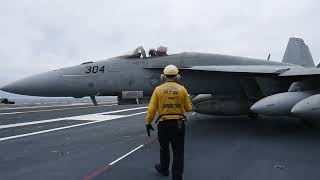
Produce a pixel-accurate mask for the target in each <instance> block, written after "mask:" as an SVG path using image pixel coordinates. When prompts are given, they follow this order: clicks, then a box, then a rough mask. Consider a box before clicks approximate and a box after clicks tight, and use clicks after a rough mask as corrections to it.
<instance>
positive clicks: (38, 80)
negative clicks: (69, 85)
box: [1, 72, 61, 96]
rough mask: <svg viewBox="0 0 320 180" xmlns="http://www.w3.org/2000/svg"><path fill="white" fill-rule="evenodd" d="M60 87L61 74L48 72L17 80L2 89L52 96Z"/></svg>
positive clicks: (17, 92)
mask: <svg viewBox="0 0 320 180" xmlns="http://www.w3.org/2000/svg"><path fill="white" fill-rule="evenodd" d="M59 88H61V82H60V81H59V75H58V74H57V73H56V72H47V73H42V74H38V75H35V76H31V77H27V78H24V79H21V80H18V81H15V82H13V83H10V84H8V85H5V86H4V87H2V88H1V90H3V91H6V92H10V93H14V94H22V95H30V96H52V95H55V94H57V93H58V91H59Z"/></svg>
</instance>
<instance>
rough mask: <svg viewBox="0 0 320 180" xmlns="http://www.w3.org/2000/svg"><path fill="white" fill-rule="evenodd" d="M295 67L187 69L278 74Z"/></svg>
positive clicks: (254, 66)
mask: <svg viewBox="0 0 320 180" xmlns="http://www.w3.org/2000/svg"><path fill="white" fill-rule="evenodd" d="M292 67H294V66H270V65H228V66H192V67H189V68H186V69H190V70H196V71H210V72H229V73H253V74H276V75H279V74H281V73H283V72H285V71H288V70H289V69H290V68H292Z"/></svg>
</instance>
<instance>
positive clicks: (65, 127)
mask: <svg viewBox="0 0 320 180" xmlns="http://www.w3.org/2000/svg"><path fill="white" fill-rule="evenodd" d="M144 113H146V111H145V112H139V113H134V114H129V115H124V116H121V117H115V118H114V119H119V118H124V117H130V116H135V115H140V114H144ZM110 120H113V119H107V120H100V121H92V122H87V123H81V124H76V125H71V126H64V127H59V128H54V129H48V130H43V131H37V132H32V133H27V134H20V135H16V136H9V137H4V138H0V142H2V141H7V140H10V139H17V138H22V137H27V136H33V135H37V134H44V133H49V132H54V131H59V130H64V129H70V128H74V127H80V126H85V125H89V124H95V123H99V122H104V121H110Z"/></svg>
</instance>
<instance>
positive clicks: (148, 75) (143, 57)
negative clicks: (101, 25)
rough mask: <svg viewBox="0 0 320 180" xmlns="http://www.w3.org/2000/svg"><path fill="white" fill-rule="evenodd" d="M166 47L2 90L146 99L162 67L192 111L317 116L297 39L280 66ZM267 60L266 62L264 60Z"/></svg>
mask: <svg viewBox="0 0 320 180" xmlns="http://www.w3.org/2000/svg"><path fill="white" fill-rule="evenodd" d="M166 50H167V49H166V47H161V46H160V47H159V48H158V49H157V50H154V49H151V50H150V51H149V55H147V54H146V52H145V50H144V49H143V48H142V47H141V46H139V47H138V48H136V49H135V50H134V51H132V52H131V53H128V54H126V55H122V56H119V57H114V58H110V59H106V60H103V61H97V62H85V63H82V64H81V65H77V66H73V67H68V68H63V69H58V70H54V71H50V72H46V73H42V74H38V75H34V76H31V77H28V78H24V79H21V80H19V81H16V82H13V83H11V84H8V85H6V86H4V87H2V90H4V91H7V92H11V93H16V94H23V95H31V96H48V97H75V98H81V97H84V96H90V97H91V99H92V100H93V102H94V104H97V102H96V100H95V96H118V99H119V101H121V100H123V99H130V98H132V99H135V98H142V97H143V96H150V95H151V94H152V92H153V90H154V88H155V87H156V86H157V85H159V84H160V83H161V80H160V74H161V73H162V70H163V68H164V67H165V66H166V65H168V64H174V65H176V66H178V67H179V69H180V74H181V76H182V79H181V83H182V84H183V85H185V86H186V88H187V89H188V91H189V93H190V95H191V96H190V97H191V98H192V102H193V105H194V110H195V111H196V112H198V113H203V114H212V115H251V114H252V113H255V114H265V115H281V116H283V115H284V116H292V115H294V116H299V117H314V116H316V115H319V114H320V108H319V105H320V95H319V94H318V93H319V85H318V84H319V83H317V82H318V77H319V75H320V69H318V68H317V67H314V66H315V65H314V62H313V59H312V56H311V54H310V51H309V48H308V46H307V45H306V44H305V43H304V41H303V40H302V39H299V38H290V40H289V43H288V46H287V49H286V52H285V54H284V57H283V61H282V63H280V62H273V61H269V60H262V59H252V58H245V57H237V56H228V55H219V54H208V53H195V52H183V53H179V54H171V55H167V54H166ZM269 58H270V56H269V57H268V59H269Z"/></svg>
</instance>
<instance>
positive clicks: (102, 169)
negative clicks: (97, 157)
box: [83, 137, 157, 180]
mask: <svg viewBox="0 0 320 180" xmlns="http://www.w3.org/2000/svg"><path fill="white" fill-rule="evenodd" d="M156 139H157V137H154V138H152V139H150V140H148V141H146V142H145V143H143V144H141V145H140V146H138V147H136V148H134V149H133V150H131V151H130V152H128V153H127V154H125V155H123V156H121V157H119V158H118V159H116V160H114V161H112V162H111V163H108V164H105V165H103V166H102V167H100V168H98V169H97V170H95V171H93V172H92V173H90V174H88V175H86V176H85V177H84V178H83V180H92V179H94V178H95V177H97V176H99V175H100V174H102V173H104V172H106V171H107V170H108V169H109V168H110V167H111V166H113V165H114V164H116V163H117V162H119V161H121V160H122V159H124V158H126V157H128V156H129V155H131V154H133V153H134V152H136V151H138V150H139V149H141V148H142V147H144V146H146V145H148V144H150V143H152V142H153V141H154V140H156Z"/></svg>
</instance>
